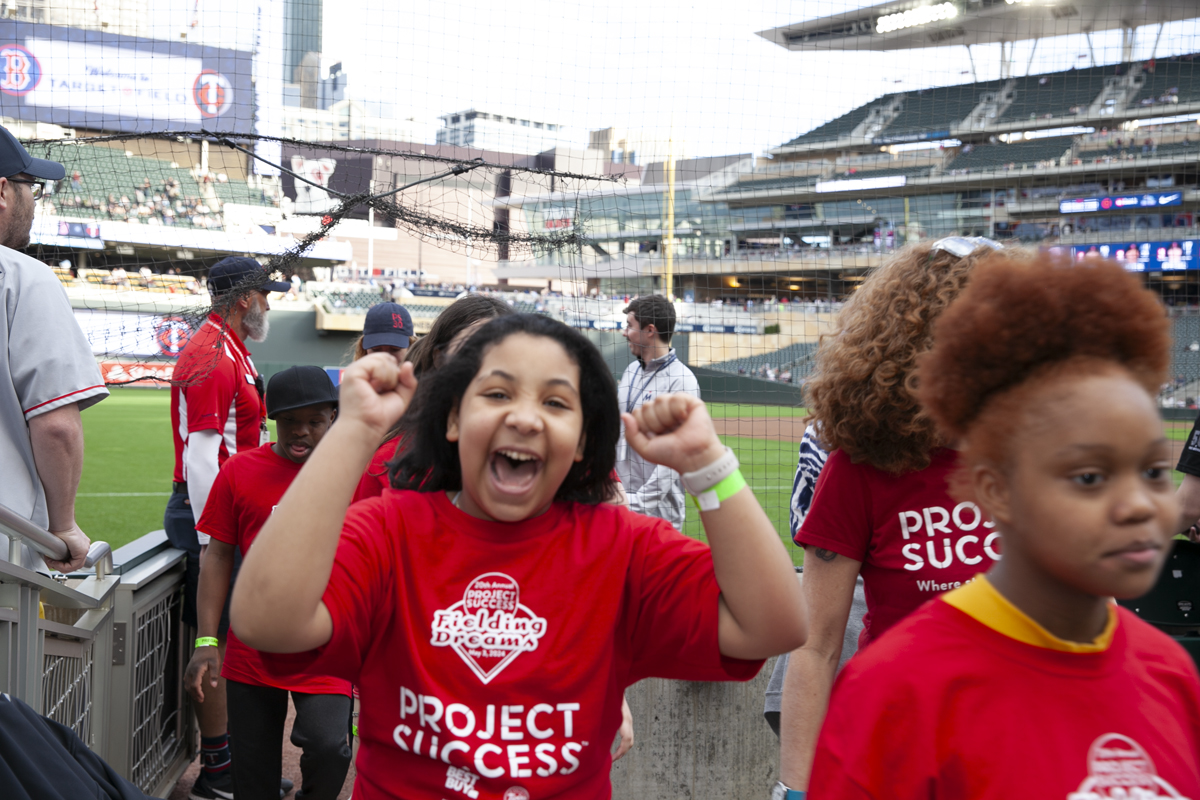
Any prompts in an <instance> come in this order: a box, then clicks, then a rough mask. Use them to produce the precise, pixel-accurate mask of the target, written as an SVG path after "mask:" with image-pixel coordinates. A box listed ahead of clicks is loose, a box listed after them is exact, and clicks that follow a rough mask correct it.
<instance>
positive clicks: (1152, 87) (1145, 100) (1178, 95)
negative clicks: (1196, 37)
mask: <svg viewBox="0 0 1200 800" xmlns="http://www.w3.org/2000/svg"><path fill="white" fill-rule="evenodd" d="M1142 74H1143V75H1144V76H1145V78H1146V82H1145V83H1144V84H1142V88H1141V89H1139V90H1138V93H1137V94H1136V95H1135V96H1134V97H1133V99H1132V100H1131V101H1130V105H1131V106H1139V107H1140V106H1153V105H1160V104H1162V105H1166V106H1168V107H1169V106H1171V105H1174V104H1176V103H1195V102H1197V101H1200V58H1198V57H1197V56H1194V55H1192V56H1180V57H1178V58H1163V59H1159V60H1158V61H1156V62H1155V64H1154V71H1153V72H1151V71H1150V69H1149V64H1146V65H1144V66H1143V69H1142ZM1172 98H1174V99H1172Z"/></svg>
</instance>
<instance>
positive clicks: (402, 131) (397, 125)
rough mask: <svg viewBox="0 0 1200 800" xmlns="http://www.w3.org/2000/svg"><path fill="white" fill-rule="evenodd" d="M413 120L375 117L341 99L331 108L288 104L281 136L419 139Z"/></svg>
mask: <svg viewBox="0 0 1200 800" xmlns="http://www.w3.org/2000/svg"><path fill="white" fill-rule="evenodd" d="M418 127H419V123H418V122H417V121H416V120H413V119H411V118H410V119H395V118H385V117H376V116H371V115H369V114H367V113H366V111H365V109H364V107H363V104H361V103H359V102H358V101H356V100H339V101H338V102H335V103H333V104H332V105H330V106H329V107H328V108H304V107H301V106H292V105H285V106H284V107H283V108H282V109H281V114H280V130H281V133H280V135H281V136H283V137H285V138H289V139H304V140H307V141H311V142H348V141H353V140H362V139H383V140H386V141H393V142H411V141H415V140H416V139H419V138H420V137H419V136H418V133H417V128H418Z"/></svg>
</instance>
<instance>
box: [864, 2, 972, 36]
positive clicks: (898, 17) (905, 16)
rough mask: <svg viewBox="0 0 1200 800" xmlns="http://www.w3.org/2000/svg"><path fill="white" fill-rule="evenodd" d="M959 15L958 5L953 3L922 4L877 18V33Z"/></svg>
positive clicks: (926, 23)
mask: <svg viewBox="0 0 1200 800" xmlns="http://www.w3.org/2000/svg"><path fill="white" fill-rule="evenodd" d="M957 16H958V7H957V6H956V5H954V4H953V3H939V4H938V5H935V6H921V7H919V8H910V9H909V10H908V11H901V12H900V13H899V14H888V15H886V16H883V17H880V18H879V19H877V20H875V32H876V33H891V32H892V31H899V30H903V29H905V28H913V27H916V26H917V25H928V24H929V23H931V22H939V21H941V20H944V19H954V18H955V17H957Z"/></svg>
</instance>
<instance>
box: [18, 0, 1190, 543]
mask: <svg viewBox="0 0 1200 800" xmlns="http://www.w3.org/2000/svg"><path fill="white" fill-rule="evenodd" d="M185 6H186V9H185V8H184V7H185ZM1198 21H1200V12H1198V11H1197V7H1196V5H1195V3H1192V2H1185V0H1149V2H1143V1H1142V0H1138V2H1134V0H1117V1H1116V2H1099V0H1056V2H1050V1H1049V0H1045V1H1043V0H948V1H947V2H936V1H935V0H898V1H897V2H890V3H884V4H879V5H867V4H861V3H851V2H840V1H839V2H834V1H833V0H818V2H808V3H803V4H788V3H772V2H767V3H761V4H730V3H715V2H701V3H698V4H692V5H691V6H689V7H688V8H687V9H686V10H681V9H680V8H678V7H675V6H672V5H671V4H665V5H662V4H660V6H654V5H653V4H646V3H636V2H633V0H614V2H610V3H606V4H601V5H595V4H591V5H589V4H580V3H574V4H573V3H566V4H562V3H559V4H555V5H554V6H553V7H549V6H547V7H546V8H545V9H543V10H542V11H537V12H535V13H528V14H518V15H514V14H513V13H512V10H511V7H508V6H504V5H503V4H495V3H488V2H483V0H452V2H449V3H442V4H438V5H437V6H436V7H429V6H427V5H421V4H404V3H383V2H379V0H366V1H365V2H359V3H343V4H332V3H323V2H321V0H252V1H251V2H249V3H246V2H233V0H216V1H215V2H207V0H206V2H205V3H185V4H182V5H181V4H166V3H157V2H153V1H150V2H147V0H112V2H107V0H106V2H104V3H78V2H75V1H74V0H33V2H30V3H29V4H8V5H3V4H0V31H3V33H4V35H3V36H0V70H2V72H3V74H2V75H0V117H3V124H5V125H6V126H7V127H9V128H10V129H11V130H13V131H14V132H15V133H16V134H17V135H18V136H19V137H20V138H21V139H22V140H24V141H27V142H28V143H29V147H30V150H31V151H32V152H33V153H34V155H37V156H40V157H45V158H51V159H54V160H57V161H60V162H61V163H63V164H64V165H65V167H66V171H67V178H66V179H65V180H64V181H62V182H60V184H59V185H58V186H56V187H54V192H53V193H52V194H51V195H49V196H48V197H47V198H46V199H44V200H42V201H41V202H40V203H39V209H38V214H37V217H36V218H35V220H34V224H33V236H32V241H33V244H32V246H31V249H30V252H31V253H33V254H34V255H35V256H36V257H38V258H39V259H40V260H42V261H44V262H45V263H46V264H48V265H49V266H50V267H51V268H53V269H54V270H55V271H56V272H57V273H58V274H59V276H60V278H61V279H62V281H63V283H64V285H65V286H66V288H67V292H68V294H69V296H70V297H71V301H72V304H73V305H74V307H75V309H76V313H77V316H78V318H79V320H80V322H81V324H82V325H83V326H84V328H85V330H87V331H88V334H89V337H90V339H91V341H92V344H93V348H94V349H95V351H96V355H97V358H98V359H99V360H100V361H101V362H102V363H103V364H104V374H105V379H106V381H108V382H109V383H111V384H123V383H127V382H130V381H135V382H139V383H154V382H156V381H157V382H158V383H160V384H161V383H162V382H163V381H165V380H170V378H171V374H172V366H173V363H174V359H175V356H176V355H177V354H178V352H179V349H180V348H181V347H182V345H183V343H184V342H185V341H186V340H187V338H188V336H190V335H191V333H192V332H193V331H194V330H195V329H196V327H197V326H198V325H199V324H200V323H201V322H202V321H203V320H205V319H206V318H207V316H208V314H209V313H210V311H212V310H213V309H214V306H213V302H212V299H211V297H210V296H209V295H208V293H207V289H206V277H207V273H208V270H209V269H210V268H211V267H212V265H213V264H214V263H216V262H217V261H218V260H219V259H220V258H222V257H224V256H227V255H239V256H242V255H245V256H251V257H253V258H256V259H258V260H259V261H260V262H262V263H263V264H264V265H265V266H266V268H267V269H268V271H270V272H272V273H274V274H276V275H277V276H278V277H279V278H280V279H282V280H284V281H286V282H289V283H291V284H292V285H293V289H292V290H291V291H290V292H287V293H283V294H280V295H272V297H271V303H272V306H273V310H272V312H271V319H272V326H273V329H272V333H271V335H270V336H269V337H268V339H267V340H266V341H265V342H263V343H261V344H259V343H252V344H251V347H250V349H251V352H252V353H253V355H254V358H255V360H256V363H257V364H258V366H259V367H260V369H261V370H262V371H263V372H264V373H266V374H267V375H268V376H269V375H270V374H271V373H273V372H274V371H275V370H277V369H279V368H282V367H285V366H288V365H290V364H296V363H310V364H320V365H323V366H328V367H331V368H336V367H339V366H344V365H345V364H346V363H347V361H348V359H349V354H348V350H349V347H350V344H351V342H352V340H353V339H354V337H355V336H357V335H358V333H359V332H360V331H361V330H362V325H363V321H364V319H365V313H366V311H367V310H368V309H369V308H371V307H372V306H374V305H375V304H377V303H379V302H382V301H384V300H394V301H396V302H399V303H401V304H403V305H405V307H406V308H408V310H409V311H410V312H411V314H412V317H413V320H414V323H415V326H416V330H417V333H418V334H421V333H424V332H426V331H428V329H429V327H430V325H431V324H432V323H433V321H434V320H435V319H436V318H437V316H438V315H439V314H440V313H442V311H443V310H444V309H445V308H446V307H447V306H448V305H450V304H451V303H452V302H453V301H454V299H455V298H456V297H457V296H459V295H460V294H461V293H463V292H466V291H479V292H486V293H491V294H494V295H496V296H497V297H500V298H502V299H504V300H505V301H506V302H508V303H510V304H512V305H513V306H514V307H515V308H518V309H520V310H525V311H533V312H540V313H545V314H550V315H553V316H555V317H557V318H559V319H562V320H563V321H564V322H567V323H568V324H571V325H574V326H577V327H579V328H581V329H584V330H587V331H588V335H589V336H591V337H592V338H593V339H594V340H595V341H596V342H597V344H598V345H600V346H601V347H602V349H603V350H604V352H605V354H606V356H607V357H608V359H609V363H610V365H611V366H612V368H613V371H614V373H615V374H617V375H620V374H621V372H622V371H623V370H624V369H625V368H626V366H627V365H628V364H629V363H630V360H631V358H632V355H631V353H630V351H629V349H628V347H627V346H626V343H625V341H624V340H623V339H622V338H621V334H620V330H621V329H622V328H623V326H624V325H625V324H626V322H627V314H626V312H625V311H624V309H625V308H626V306H627V305H628V303H629V301H630V300H631V299H633V298H635V297H637V296H641V295H645V294H649V293H660V294H664V295H667V296H670V297H671V298H672V299H673V300H674V308H675V310H676V314H677V320H678V321H677V325H676V333H675V336H674V338H673V339H672V342H671V344H672V345H673V346H674V348H675V350H676V352H677V354H678V357H679V359H680V360H681V361H682V362H684V363H685V364H687V365H688V367H689V368H690V369H692V370H693V371H694V372H695V373H696V375H697V376H698V379H699V381H700V384H701V387H702V393H703V395H704V396H705V399H706V400H709V401H711V402H712V403H713V406H712V408H713V413H714V415H716V416H717V417H718V423H719V425H720V428H721V432H722V434H723V435H725V436H726V437H727V441H729V442H730V443H731V446H734V447H735V449H737V450H738V451H739V453H740V455H741V456H742V461H743V464H749V465H752V466H750V467H749V469H751V470H752V471H754V474H755V477H754V479H753V480H752V484H753V485H754V486H755V488H756V491H758V490H761V492H763V493H765V494H764V495H763V496H764V497H770V499H769V500H768V501H767V503H768V505H770V508H769V509H768V510H769V511H770V513H771V514H772V517H773V519H774V520H775V521H776V524H777V525H779V527H780V530H781V531H786V529H787V527H788V524H789V523H788V520H787V516H788V505H789V497H790V493H791V488H792V479H793V475H794V473H795V467H796V447H797V442H798V441H799V440H800V437H801V435H802V433H803V430H804V423H803V419H804V411H803V402H804V398H803V391H802V390H803V385H804V383H805V381H806V380H808V379H809V377H810V375H811V374H812V371H813V370H814V368H815V367H816V366H817V364H818V359H817V351H818V346H819V339H820V337H821V335H822V334H825V333H828V332H829V331H831V330H832V329H833V325H834V320H835V318H836V314H837V312H838V311H839V310H840V309H841V308H842V307H843V305H844V303H845V302H846V301H847V300H848V299H849V298H851V297H852V296H853V295H854V292H855V291H856V290H857V289H858V287H859V286H861V284H862V282H863V281H864V280H865V279H866V278H867V277H868V276H869V275H870V274H871V273H872V271H874V270H876V269H878V268H879V267H880V265H882V264H884V263H886V262H887V260H888V259H889V258H890V257H891V256H892V255H893V254H894V253H895V252H897V251H899V250H901V249H902V248H904V247H905V246H906V245H908V244H911V243H914V242H920V241H930V240H938V239H941V238H944V237H950V236H985V237H989V238H991V239H994V240H996V241H998V242H1001V243H1004V244H1020V245H1025V246H1030V247H1040V248H1047V249H1053V250H1056V251H1058V252H1061V253H1065V254H1069V255H1070V256H1071V257H1072V258H1076V259H1087V258H1092V257H1099V258H1111V259H1115V260H1117V261H1120V262H1121V263H1122V264H1124V265H1125V266H1126V267H1127V268H1128V269H1130V270H1133V271H1136V272H1138V273H1139V274H1140V275H1142V276H1143V278H1144V281H1145V285H1146V286H1147V287H1149V288H1150V289H1152V290H1153V291H1155V292H1156V293H1158V294H1159V295H1160V296H1161V297H1162V298H1163V300H1164V303H1165V304H1166V305H1167V306H1168V307H1169V309H1170V313H1171V315H1172V319H1173V324H1174V326H1175V339H1176V341H1175V351H1174V365H1173V369H1172V380H1171V381H1170V383H1169V385H1167V386H1164V387H1163V392H1162V394H1161V396H1160V402H1161V403H1162V405H1163V406H1165V407H1170V408H1174V407H1181V409H1182V408H1183V407H1194V406H1195V399H1196V398H1198V397H1200V224H1198V221H1197V219H1196V213H1197V205H1198V204H1200V193H1198V189H1200V25H1198ZM216 310H217V311H220V310H221V309H220V308H217V309H216ZM1173 413H1174V412H1173ZM1178 413H1179V414H1180V415H1188V414H1189V413H1191V414H1194V412H1189V411H1186V410H1180V411H1178ZM691 524H692V523H691V522H689V525H691Z"/></svg>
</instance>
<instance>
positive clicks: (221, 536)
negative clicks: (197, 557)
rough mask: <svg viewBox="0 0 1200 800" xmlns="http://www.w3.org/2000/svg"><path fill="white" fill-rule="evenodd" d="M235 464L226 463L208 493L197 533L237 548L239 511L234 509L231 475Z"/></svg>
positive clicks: (232, 462) (197, 524)
mask: <svg viewBox="0 0 1200 800" xmlns="http://www.w3.org/2000/svg"><path fill="white" fill-rule="evenodd" d="M234 464H235V462H234V461H233V460H230V461H226V462H225V466H223V467H221V471H220V472H218V473H217V478H216V480H214V481H213V484H212V489H210V490H209V492H208V500H207V501H205V503H204V511H202V512H201V513H200V521H199V522H197V523H196V532H197V533H205V534H208V535H209V536H211V537H212V538H214V539H216V540H217V541H219V542H225V544H232V545H235V546H236V545H237V544H238V519H237V509H236V508H235V507H234V502H235V500H234V495H233V483H234V480H233V478H232V477H231V475H230V472H231V470H230V465H234ZM235 466H236V465H235Z"/></svg>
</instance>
